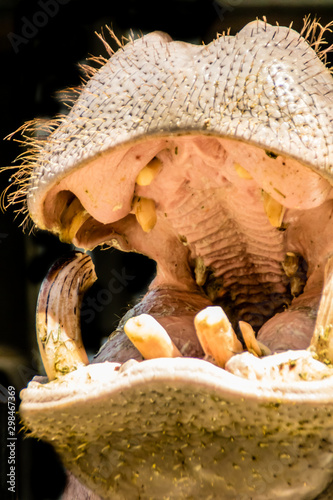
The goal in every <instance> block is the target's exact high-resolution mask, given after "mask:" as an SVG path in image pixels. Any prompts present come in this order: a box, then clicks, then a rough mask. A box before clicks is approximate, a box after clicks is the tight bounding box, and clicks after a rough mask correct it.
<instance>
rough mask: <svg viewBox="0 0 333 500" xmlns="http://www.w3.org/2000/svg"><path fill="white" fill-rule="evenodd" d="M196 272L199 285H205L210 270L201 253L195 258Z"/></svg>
mask: <svg viewBox="0 0 333 500" xmlns="http://www.w3.org/2000/svg"><path fill="white" fill-rule="evenodd" d="M194 274H195V281H196V283H197V285H199V286H203V285H204V284H205V282H206V278H207V274H208V272H207V267H206V266H205V263H204V260H203V258H202V257H201V255H199V257H197V258H196V259H195V269H194Z"/></svg>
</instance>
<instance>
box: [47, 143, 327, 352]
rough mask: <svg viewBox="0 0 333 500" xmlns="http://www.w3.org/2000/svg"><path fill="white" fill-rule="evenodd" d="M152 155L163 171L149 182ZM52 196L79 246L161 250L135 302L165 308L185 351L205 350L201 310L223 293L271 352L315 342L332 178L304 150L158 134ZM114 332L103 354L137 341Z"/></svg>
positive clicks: (70, 179) (160, 312) (96, 164)
mask: <svg viewBox="0 0 333 500" xmlns="http://www.w3.org/2000/svg"><path fill="white" fill-rule="evenodd" d="M128 165H130V167H131V168H130V170H129V169H128V168H127V166H128ZM146 165H148V166H149V165H153V166H154V165H155V167H156V169H157V171H156V172H155V173H154V175H155V177H154V178H153V180H151V182H150V183H149V184H148V185H140V184H141V181H140V177H139V175H140V172H142V171H144V172H145V171H146V170H145V169H147V166H146ZM124 172H126V174H124ZM141 175H142V174H141ZM110 176H112V177H113V179H114V182H113V183H112V184H111V185H110V183H108V182H107V179H109V178H110ZM137 179H139V180H138V182H139V184H138V183H137V182H136V180H137ZM119 186H120V187H119ZM308 193H311V196H309V195H308ZM110 200H112V203H111V204H110ZM147 201H148V202H149V203H148V205H147V206H148V208H146V205H145V202H147ZM141 204H142V207H141ZM72 206H75V212H74V211H71V207H72ZM44 207H45V208H44V210H45V212H44V213H45V219H46V223H47V225H48V226H49V227H55V228H56V230H57V231H58V232H59V233H60V237H64V236H63V233H65V238H66V237H68V235H69V234H71V237H72V239H73V242H74V243H75V244H76V246H78V247H90V248H91V247H94V246H95V245H97V244H100V243H107V244H111V245H112V246H116V247H118V248H120V249H122V250H125V251H138V252H140V253H143V254H145V255H148V256H149V257H150V258H152V259H154V260H155V261H156V262H157V275H156V277H155V279H154V281H153V282H152V284H151V285H150V288H149V291H148V294H147V295H146V296H145V297H144V299H143V300H142V301H141V302H140V303H139V304H138V305H137V306H136V308H135V311H133V314H135V315H138V314H143V313H149V314H151V315H152V316H153V317H155V318H156V319H157V320H158V322H159V323H160V324H161V325H162V326H163V327H164V328H165V329H166V330H167V332H168V334H169V335H170V337H171V338H172V340H173V341H174V343H175V344H176V346H177V348H178V349H179V350H180V351H181V352H182V354H183V355H185V356H195V357H203V356H204V353H203V350H202V347H201V345H200V343H199V341H198V339H197V335H196V333H195V329H194V321H193V320H194V316H195V314H196V313H198V312H199V311H200V310H201V309H204V308H205V307H207V306H213V305H218V306H221V307H222V308H223V309H224V311H225V312H226V314H227V316H228V317H229V319H230V321H231V323H232V326H233V328H234V329H235V330H236V332H238V334H239V333H240V332H239V327H238V322H239V321H245V322H247V323H250V325H251V326H252V328H253V329H254V330H255V332H256V334H257V338H258V340H259V341H261V342H262V343H263V344H265V345H266V346H267V347H268V348H269V349H270V350H271V351H272V352H279V351H286V350H288V349H306V348H308V347H309V345H310V341H311V338H312V335H313V332H314V327H315V321H316V317H317V310H318V307H319V301H320V297H321V291H322V288H323V282H324V270H325V265H326V262H327V259H328V256H329V255H330V253H331V252H332V248H331V247H332V242H331V238H330V234H331V231H332V227H331V226H332V224H333V223H332V222H331V213H332V207H333V203H332V189H331V186H330V184H329V182H328V181H326V180H325V179H323V178H322V177H321V176H319V175H318V174H317V173H315V172H313V171H311V170H310V169H308V168H307V167H305V166H303V165H301V164H300V163H299V162H297V161H296V160H293V159H291V158H287V157H285V156H280V155H276V154H274V153H271V152H269V151H265V150H262V149H260V148H257V147H255V146H252V145H249V144H244V143H241V142H239V141H234V140H230V139H218V138H214V137H203V136H201V137H200V136H194V137H192V136H188V137H186V136H185V137H177V138H167V139H162V138H161V139H158V140H155V141H154V140H150V141H147V142H146V143H141V144H140V143H139V144H138V145H134V146H132V147H131V148H128V150H125V151H124V150H120V151H119V152H116V153H113V154H111V155H110V156H108V155H106V157H105V158H101V159H97V160H95V161H93V162H92V165H88V166H87V167H85V168H83V169H79V170H74V172H73V173H72V174H69V175H68V176H67V177H65V178H64V179H63V181H61V182H60V183H58V184H57V185H56V186H55V188H53V189H52V190H51V192H49V194H48V198H47V199H46V201H45V203H44ZM48 207H50V208H48ZM54 207H56V209H54ZM138 207H139V208H138ZM140 210H141V211H140ZM68 214H69V215H68ZM140 217H141V219H140ZM151 217H152V219H151V220H150V218H151ZM146 220H147V221H148V226H147V227H146V226H145V224H146ZM142 221H143V222H142ZM62 225H63V227H62ZM73 227H74V231H75V233H73ZM239 336H240V338H242V337H241V335H239ZM110 342H111V346H109V343H108V344H107V345H106V346H104V348H103V349H102V352H101V353H100V354H99V356H102V358H101V359H103V360H106V359H108V360H110V361H119V359H120V360H121V361H126V360H127V359H124V356H125V358H126V357H127V355H128V353H127V349H126V350H124V354H122V353H121V352H118V349H117V350H115V349H113V348H112V343H113V342H116V343H117V345H118V344H119V336H118V338H116V339H114V340H112V339H111V341H110ZM124 342H125V343H127V340H126V336H124ZM121 346H122V343H121ZM103 351H104V352H105V353H106V352H107V354H103ZM125 353H126V354H125ZM119 357H120V358H119ZM98 359H99V358H97V361H98Z"/></svg>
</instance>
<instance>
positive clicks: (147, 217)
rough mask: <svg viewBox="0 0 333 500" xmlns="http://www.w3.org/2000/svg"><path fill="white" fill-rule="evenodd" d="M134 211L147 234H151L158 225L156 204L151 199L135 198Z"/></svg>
mask: <svg viewBox="0 0 333 500" xmlns="http://www.w3.org/2000/svg"><path fill="white" fill-rule="evenodd" d="M133 210H134V213H135V217H136V220H137V221H138V223H139V224H140V226H141V227H142V229H143V231H144V232H145V233H149V232H150V231H151V230H152V229H153V227H154V226H155V224H156V221H157V217H156V210H155V202H154V200H151V199H149V198H143V197H142V196H141V197H138V196H134V199H133Z"/></svg>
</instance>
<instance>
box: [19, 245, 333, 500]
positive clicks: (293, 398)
mask: <svg viewBox="0 0 333 500" xmlns="http://www.w3.org/2000/svg"><path fill="white" fill-rule="evenodd" d="M76 258H77V259H79V260H80V262H81V264H82V262H85V261H86V260H87V256H83V254H79V255H77V256H76ZM89 266H90V264H89V265H88V267H87V263H86V264H85V265H82V266H81V268H83V269H85V270H86V271H85V272H84V273H83V274H81V278H82V280H81V284H80V285H79V289H80V290H82V288H84V287H85V286H86V285H87V280H88V281H89V279H90V280H91V279H92V278H91V273H90V274H89V272H88V271H89V269H91V267H89ZM79 267H80V266H79ZM62 269H63V272H64V273H67V274H68V266H67V265H65V266H64V267H63V268H62ZM75 269H76V270H77V264H76V267H75V266H74V267H73V270H75ZM330 269H331V260H330V259H329V260H328V263H327V265H326V282H325V285H324V289H323V293H322V296H323V298H322V301H321V304H320V306H319V311H318V316H317V322H316V326H315V331H314V334H313V338H312V339H311V342H310V346H309V348H308V349H307V350H304V349H303V350H297V351H291V350H287V351H285V352H281V353H275V354H273V355H268V356H263V357H261V356H258V353H255V352H254V353H251V352H240V351H241V350H240V349H239V353H238V354H236V355H234V352H231V355H230V356H229V357H228V359H227V360H226V361H225V362H223V363H221V362H220V363H216V359H214V357H212V355H211V354H207V352H208V351H209V349H207V345H206V348H204V350H203V351H202V353H201V355H200V353H199V350H200V348H199V349H197V352H196V354H197V355H198V356H200V357H201V358H202V359H195V358H194V357H182V356H180V355H181V354H182V353H181V352H180V353H179V354H177V353H176V354H177V356H176V357H163V356H162V357H160V356H158V357H157V358H155V359H146V360H142V356H140V354H138V351H137V350H136V349H135V348H134V347H133V346H132V347H130V345H131V343H130V342H128V344H127V348H125V350H124V344H123V341H124V337H119V336H118V340H117V336H116V337H114V340H113V342H114V343H116V342H118V343H119V345H118V347H119V348H121V352H122V355H123V358H122V359H121V360H120V359H118V362H113V361H111V362H110V361H105V362H102V361H103V355H106V356H105V357H106V358H107V354H106V353H107V349H106V348H104V349H103V350H102V351H101V352H100V353H99V355H98V356H97V358H96V360H95V362H94V363H93V364H89V365H87V366H84V364H85V362H84V361H82V356H81V360H80V361H78V360H77V359H78V358H75V361H74V362H73V359H74V358H73V356H72V355H71V356H69V357H68V358H67V360H66V359H65V360H64V359H62V360H60V359H54V360H53V362H54V363H53V366H54V370H55V371H56V370H57V369H58V370H60V372H59V371H58V372H57V371H56V373H55V374H54V373H53V375H52V373H50V374H49V381H47V380H46V379H40V378H39V379H38V378H37V380H34V381H32V382H31V383H30V384H29V386H28V388H27V389H25V390H24V391H22V393H21V397H22V404H21V408H20V413H21V417H22V419H23V422H24V425H25V426H26V427H27V428H28V429H29V430H30V432H31V433H32V435H35V436H37V437H38V438H41V439H45V440H46V441H49V442H51V443H52V444H53V445H54V446H55V448H56V450H57V451H58V452H59V454H60V456H61V457H62V459H63V461H64V464H65V466H66V467H67V468H68V469H69V470H70V471H72V472H73V473H74V474H75V475H76V476H77V477H78V478H79V480H80V481H81V482H82V483H83V484H85V485H86V486H87V487H89V488H90V489H92V490H93V491H94V492H95V493H97V494H98V495H100V496H101V497H102V498H112V499H118V498H119V499H125V498H221V496H219V495H221V494H222V493H223V498H227V499H228V498H230V499H234V498H244V499H245V498H256V499H264V498H265V499H267V498H272V499H273V498H299V499H303V498H304V499H307V498H309V499H312V498H316V496H317V495H318V494H319V493H320V492H321V491H323V490H324V489H325V487H326V486H327V484H328V483H329V482H330V481H331V480H332V476H333V420H332V415H333V401H332V393H333V377H332V368H331V347H330V346H331V342H330V338H329V332H330V331H328V330H327V328H326V330H325V325H327V324H328V323H329V317H330V313H329V310H330V303H331V301H330V293H331V292H330V289H331V284H330V283H331V281H330V276H331V270H330ZM87 270H88V271H87ZM88 275H89V276H90V278H89V279H88V278H87V276H88ZM83 276H84V277H85V278H84V279H83ZM44 286H45V285H44ZM42 290H43V287H42ZM44 291H45V289H44ZM77 291H79V290H77ZM49 292H50V290H48V293H47V297H48V299H47V301H48V302H47V304H48V314H49V321H50V311H51V310H54V308H53V306H52V293H54V296H55V297H56V295H57V291H56V289H54V290H53V292H52V293H49ZM69 295H70V294H69ZM69 295H68V296H69ZM80 295H81V294H80V293H79V294H74V293H73V294H72V295H71V297H72V299H73V302H72V303H69V302H67V304H66V307H65V308H64V309H60V310H58V311H57V312H56V311H55V314H56V313H57V314H60V315H61V314H63V315H64V317H66V318H68V314H67V312H68V310H71V311H73V309H74V308H73V306H74V302H75V301H77V300H78V296H80ZM39 308H40V309H39V313H40V314H42V308H43V292H41V295H40V299H39ZM214 309H215V308H214ZM75 310H76V309H75ZM206 311H207V309H206ZM287 312H288V311H287ZM287 312H286V313H282V314H287ZM139 318H140V316H139ZM54 319H55V318H53V320H54ZM58 320H59V317H58ZM146 320H147V318H146V317H144V318H143V319H142V317H141V323H140V322H139V323H140V324H143V325H145V324H146V325H147V323H145V321H146ZM208 320H209V318H208ZM208 320H207V316H206V326H207V323H209V321H208ZM213 320H214V318H213ZM215 320H216V318H215ZM67 321H68V319H67ZM73 323H75V321H74V322H73ZM213 323H214V321H213ZM52 324H53V325H54V322H53V323H52ZM57 324H58V325H59V324H62V321H61V318H60V321H58V323H57ZM140 324H139V326H140ZM149 325H150V326H149V328H148V330H149V329H150V334H151V335H150V337H149V338H153V339H155V340H156V339H157V344H158V342H159V340H158V339H159V336H158V335H159V332H156V329H155V326H154V324H153V326H151V322H150V323H149ZM137 326H138V323H137V324H136V327H137ZM49 327H50V324H49ZM228 328H229V326H228V325H227V328H224V330H225V332H224V333H230V332H229V330H228ZM125 329H126V328H125ZM146 330H147V328H146ZM199 330H200V327H199ZM227 330H228V332H226V331H227ZM58 333H59V332H58ZM134 333H135V335H137V331H135V332H134ZM143 333H144V332H143ZM50 334H52V332H51V331H49V335H47V336H46V337H45V331H44V336H43V339H44V342H42V344H43V346H44V349H43V348H42V349H41V352H42V356H43V352H44V353H45V346H47V344H45V338H48V339H50V338H51V337H50ZM123 335H124V334H123ZM129 335H130V336H131V335H132V338H134V337H135V335H134V337H133V325H132V328H131V327H130V328H129ZM227 337H228V336H227ZM54 338H55V337H54V336H53V339H54ZM149 338H148V341H149ZM228 338H229V337H228ZM43 339H42V340H43ZM58 340H59V345H57V344H56V343H55V344H53V346H52V352H56V351H57V349H58V348H59V347H60V344H62V345H64V343H65V344H66V343H67V344H66V345H67V351H71V352H73V351H72V348H74V349H75V348H76V349H79V351H80V349H81V345H80V339H79V338H78V337H77V331H76V332H74V334H73V338H66V339H64V338H61V335H60V337H58ZM215 340H216V339H215ZM53 341H54V340H53ZM213 341H214V338H213ZM110 342H112V339H111V341H110ZM162 344H163V342H162ZM204 345H205V344H204ZM251 346H252V345H251ZM48 347H49V348H50V345H49V346H48ZM179 347H180V351H181V350H182V346H179ZM252 347H253V346H252ZM212 349H213V352H214V347H213V348H212ZM204 351H207V352H206V354H205V352H204ZM250 351H251V349H250ZM49 352H50V351H49ZM57 352H58V354H59V353H62V355H63V353H64V351H63V349H58V351H57ZM209 352H211V351H209ZM79 354H80V353H79ZM134 358H137V359H139V360H140V361H139V362H138V361H136V360H134ZM204 358H206V359H204ZM109 359H110V358H109ZM49 361H50V360H49ZM60 361H61V362H60ZM119 361H121V362H119ZM70 363H73V364H72V365H70ZM217 364H220V366H216V365H217ZM45 365H46V366H45V367H47V366H49V365H50V363H49V365H48V364H47V363H46V364H45ZM51 365H52V363H51ZM222 366H223V367H222ZM61 370H62V371H61ZM65 372H67V373H65ZM52 378H54V380H51V379H52ZM92 464H93V465H92Z"/></svg>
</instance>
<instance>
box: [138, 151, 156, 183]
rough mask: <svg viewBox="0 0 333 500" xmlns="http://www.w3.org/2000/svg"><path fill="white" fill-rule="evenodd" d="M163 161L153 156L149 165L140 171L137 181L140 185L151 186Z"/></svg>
mask: <svg viewBox="0 0 333 500" xmlns="http://www.w3.org/2000/svg"><path fill="white" fill-rule="evenodd" d="M161 166H162V162H161V160H159V159H158V158H153V159H152V160H151V161H150V162H149V163H148V165H146V166H145V167H143V169H142V170H141V171H140V172H139V174H138V176H137V178H136V181H135V182H136V183H137V184H138V185H139V186H149V184H150V183H151V182H152V181H153V180H154V179H155V177H156V175H157V174H158V172H159V171H160V170H161Z"/></svg>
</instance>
